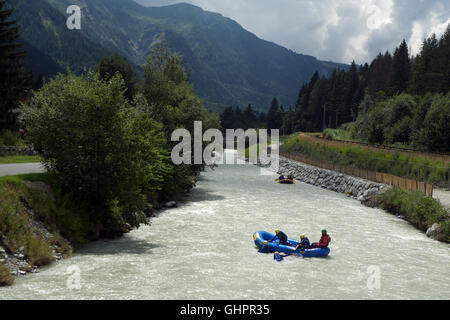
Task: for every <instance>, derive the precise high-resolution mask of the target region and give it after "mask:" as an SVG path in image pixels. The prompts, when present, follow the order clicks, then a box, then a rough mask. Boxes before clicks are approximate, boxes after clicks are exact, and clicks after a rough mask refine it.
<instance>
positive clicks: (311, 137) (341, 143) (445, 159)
mask: <svg viewBox="0 0 450 320" xmlns="http://www.w3.org/2000/svg"><path fill="white" fill-rule="evenodd" d="M301 137H302V138H303V139H305V140H308V141H310V142H315V143H319V144H325V145H327V146H331V147H338V148H340V147H358V148H365V149H367V150H370V151H375V152H379V151H384V152H387V153H398V154H402V155H404V156H407V157H422V158H426V159H432V160H436V161H440V162H442V163H443V164H444V165H447V164H448V163H450V155H446V154H438V153H428V152H420V151H414V150H407V149H401V148H393V147H387V146H375V145H371V144H368V143H364V142H354V141H346V140H327V139H325V138H323V137H321V136H319V135H316V134H307V133H303V134H301Z"/></svg>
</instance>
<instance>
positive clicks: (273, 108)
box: [267, 98, 282, 132]
mask: <svg viewBox="0 0 450 320" xmlns="http://www.w3.org/2000/svg"><path fill="white" fill-rule="evenodd" d="M279 111H280V105H279V104H278V100H277V98H273V100H272V103H271V105H270V109H269V112H268V113H267V130H269V132H270V130H272V129H280V127H281V125H282V119H281V117H280V113H279Z"/></svg>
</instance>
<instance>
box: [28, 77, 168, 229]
mask: <svg viewBox="0 0 450 320" xmlns="http://www.w3.org/2000/svg"><path fill="white" fill-rule="evenodd" d="M124 88H125V86H124V81H123V79H122V78H121V76H120V75H119V74H117V75H115V76H113V77H112V78H111V79H110V80H109V81H108V82H105V81H102V80H101V78H100V76H99V75H98V74H96V73H95V74H94V73H92V72H90V73H88V74H87V75H85V76H80V77H78V76H75V75H73V74H69V75H58V76H57V77H56V78H55V79H54V80H52V81H50V82H48V83H46V84H44V86H43V87H42V89H40V90H39V91H37V92H36V93H35V95H34V97H33V98H32V99H31V101H30V102H28V103H27V104H26V105H24V110H23V111H24V117H23V120H24V123H25V125H26V127H27V129H28V134H27V138H28V140H29V142H30V143H31V144H32V145H33V146H34V147H35V148H36V150H38V151H39V153H40V154H41V156H42V157H43V159H44V164H45V166H46V168H47V169H48V170H49V171H51V172H54V173H56V174H57V176H58V178H59V179H58V181H59V185H60V187H61V190H62V192H63V193H66V194H70V195H71V196H72V197H73V198H74V199H75V200H76V201H77V203H80V204H81V205H82V206H83V207H84V208H85V209H86V210H88V212H91V218H90V219H91V221H92V225H93V228H95V226H96V227H97V228H98V230H102V231H101V234H102V235H103V236H112V235H114V234H115V233H116V232H118V230H120V228H121V225H123V224H124V223H129V224H131V225H132V226H135V227H137V226H139V224H140V223H142V222H146V220H145V215H142V214H137V213H136V212H139V210H142V209H144V208H145V207H146V205H147V204H146V195H147V193H149V192H152V191H155V190H160V189H162V187H163V182H164V180H165V177H166V176H167V175H168V174H169V173H170V170H171V168H170V166H168V165H167V163H168V148H167V145H166V139H165V137H164V135H163V133H162V127H161V125H160V124H159V123H157V122H156V121H154V120H153V119H152V118H151V117H150V116H149V115H148V113H146V112H145V111H144V110H145V109H146V108H147V106H146V105H145V103H142V101H137V102H136V107H132V106H131V105H130V103H129V101H128V99H126V98H125V97H124V96H123V92H124Z"/></svg>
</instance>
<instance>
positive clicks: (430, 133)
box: [419, 93, 450, 152]
mask: <svg viewBox="0 0 450 320" xmlns="http://www.w3.org/2000/svg"><path fill="white" fill-rule="evenodd" d="M449 141H450V93H449V94H447V96H440V98H438V99H435V100H434V101H433V103H432V105H431V107H430V109H429V110H428V113H427V115H426V117H425V120H424V122H423V126H422V129H421V131H420V135H419V145H421V146H423V147H424V148H425V149H426V150H430V151H439V152H450V143H449Z"/></svg>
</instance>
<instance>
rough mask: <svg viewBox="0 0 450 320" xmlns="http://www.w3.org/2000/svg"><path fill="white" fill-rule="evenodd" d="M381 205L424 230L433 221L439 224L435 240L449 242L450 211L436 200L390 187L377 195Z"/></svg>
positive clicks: (418, 193)
mask: <svg viewBox="0 0 450 320" xmlns="http://www.w3.org/2000/svg"><path fill="white" fill-rule="evenodd" d="M378 198H379V199H380V200H381V207H382V208H383V209H384V210H386V211H388V212H390V213H394V214H396V215H401V216H403V217H405V219H406V220H407V221H409V222H410V223H411V224H413V225H414V226H415V227H417V228H419V229H420V230H422V231H426V230H427V229H428V228H430V227H431V226H432V225H433V224H434V223H438V224H439V225H440V228H439V232H438V235H437V237H435V239H436V240H440V241H444V242H447V243H448V242H450V211H449V210H448V209H446V208H445V207H443V206H442V205H441V204H440V203H439V202H438V201H437V200H435V199H433V198H431V197H427V196H425V195H423V194H422V193H420V192H412V191H406V190H402V189H399V188H392V189H390V190H388V191H387V192H385V193H383V194H380V195H378Z"/></svg>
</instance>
